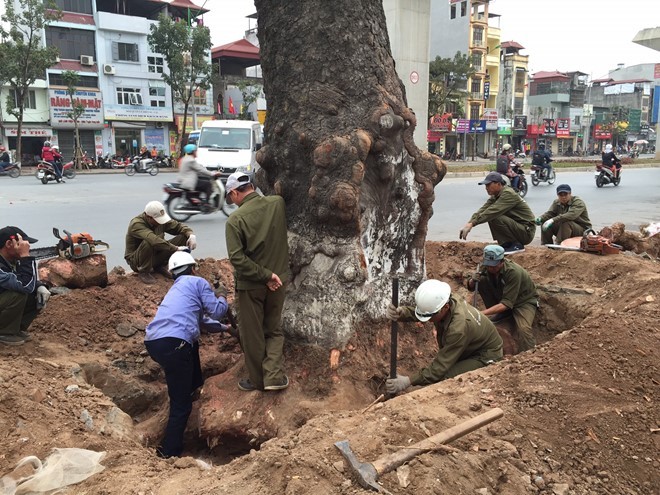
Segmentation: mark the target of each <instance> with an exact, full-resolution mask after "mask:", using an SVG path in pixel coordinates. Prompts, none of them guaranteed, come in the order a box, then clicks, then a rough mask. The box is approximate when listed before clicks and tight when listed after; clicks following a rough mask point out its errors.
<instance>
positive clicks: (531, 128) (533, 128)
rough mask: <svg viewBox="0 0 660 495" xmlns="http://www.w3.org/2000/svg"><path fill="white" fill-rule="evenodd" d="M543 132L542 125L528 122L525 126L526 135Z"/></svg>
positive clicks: (531, 135)
mask: <svg viewBox="0 0 660 495" xmlns="http://www.w3.org/2000/svg"><path fill="white" fill-rule="evenodd" d="M540 134H543V126H540V125H538V124H529V125H528V126H527V137H534V136H538V135H540Z"/></svg>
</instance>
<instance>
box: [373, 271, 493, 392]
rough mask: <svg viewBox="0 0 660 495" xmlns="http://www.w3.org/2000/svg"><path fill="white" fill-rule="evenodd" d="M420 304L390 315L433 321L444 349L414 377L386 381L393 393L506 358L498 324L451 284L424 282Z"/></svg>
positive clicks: (391, 311)
mask: <svg viewBox="0 0 660 495" xmlns="http://www.w3.org/2000/svg"><path fill="white" fill-rule="evenodd" d="M415 304H416V307H415V308H413V307H405V306H399V307H398V308H397V307H395V306H394V305H393V304H391V303H390V306H389V307H388V309H387V317H388V318H389V319H390V320H394V321H421V322H425V321H431V322H433V325H434V326H435V330H436V333H437V340H438V347H439V348H440V350H439V351H438V354H437V355H436V357H435V359H434V360H433V362H432V363H431V364H430V365H429V366H427V367H426V368H423V369H421V370H420V371H418V372H417V373H415V374H413V375H412V376H410V377H407V376H403V375H397V377H396V378H390V379H389V380H387V382H386V383H385V388H386V389H387V392H388V393H390V394H396V393H398V392H401V391H403V390H405V389H407V388H408V387H410V386H411V385H429V384H431V383H436V382H439V381H441V380H445V379H446V378H453V377H455V376H458V375H460V374H462V373H465V372H467V371H472V370H476V369H478V368H482V367H484V366H486V365H488V364H491V363H493V362H495V361H499V360H500V359H502V338H501V337H500V336H499V334H498V333H497V329H496V328H495V325H493V323H492V322H491V321H490V320H489V319H488V318H486V317H485V316H484V315H482V314H481V313H480V312H479V310H477V309H475V308H473V307H472V306H470V305H469V304H468V303H467V302H465V300H463V299H461V298H459V297H458V296H452V295H451V288H450V287H449V284H447V283H445V282H440V281H439V280H427V281H426V282H423V283H422V284H421V285H420V286H419V287H418V288H417V291H416V292H415Z"/></svg>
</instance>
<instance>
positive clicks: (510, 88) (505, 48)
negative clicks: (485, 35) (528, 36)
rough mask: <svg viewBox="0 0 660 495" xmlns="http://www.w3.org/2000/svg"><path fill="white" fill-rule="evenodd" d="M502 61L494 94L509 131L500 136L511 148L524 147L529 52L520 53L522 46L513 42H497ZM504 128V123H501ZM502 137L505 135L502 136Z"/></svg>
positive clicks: (498, 109) (522, 148)
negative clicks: (497, 89) (508, 133)
mask: <svg viewBox="0 0 660 495" xmlns="http://www.w3.org/2000/svg"><path fill="white" fill-rule="evenodd" d="M500 47H501V53H502V62H501V68H500V88H499V93H498V97H497V113H498V115H499V116H500V117H501V118H503V119H505V120H506V121H507V122H508V121H510V120H513V121H512V124H511V126H510V127H509V129H510V132H511V134H510V135H506V134H505V135H503V136H502V142H503V144H505V143H504V142H505V141H507V142H508V143H509V144H511V145H512V146H513V147H514V149H520V150H524V149H525V147H526V144H527V141H526V135H527V115H526V110H527V83H528V82H527V81H528V78H527V74H528V72H529V70H528V63H529V55H523V54H521V53H520V51H521V50H524V49H525V47H524V46H522V45H521V44H520V43H517V42H516V41H505V42H503V43H501V45H500ZM504 127H505V128H506V126H504ZM505 136H506V137H505Z"/></svg>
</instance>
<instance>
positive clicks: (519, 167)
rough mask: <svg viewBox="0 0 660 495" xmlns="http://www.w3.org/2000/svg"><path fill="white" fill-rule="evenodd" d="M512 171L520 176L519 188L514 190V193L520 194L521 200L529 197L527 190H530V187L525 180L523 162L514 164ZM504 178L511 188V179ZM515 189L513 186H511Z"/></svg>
mask: <svg viewBox="0 0 660 495" xmlns="http://www.w3.org/2000/svg"><path fill="white" fill-rule="evenodd" d="M511 170H513V172H514V173H516V174H518V177H519V179H518V187H517V188H515V187H514V188H513V190H514V191H516V192H517V193H518V195H519V196H520V197H521V198H524V197H525V195H527V190H528V189H529V186H528V185H527V179H526V178H525V171H524V170H523V164H522V162H515V161H514V162H513V163H512V165H511ZM502 178H503V179H504V180H505V181H506V183H507V185H508V186H511V179H510V178H509V177H508V176H506V175H504V174H502ZM511 187H513V186H511Z"/></svg>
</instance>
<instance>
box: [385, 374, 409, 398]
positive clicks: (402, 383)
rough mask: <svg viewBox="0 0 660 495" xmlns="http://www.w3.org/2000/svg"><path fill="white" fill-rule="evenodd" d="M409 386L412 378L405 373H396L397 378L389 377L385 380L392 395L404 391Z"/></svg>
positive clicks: (386, 386) (388, 391) (386, 388)
mask: <svg viewBox="0 0 660 495" xmlns="http://www.w3.org/2000/svg"><path fill="white" fill-rule="evenodd" d="M408 387H410V378H408V377H407V376H404V375H396V378H388V379H387V381H386V382H385V390H387V393H388V394H391V395H394V394H398V393H399V392H403V391H404V390H405V389H407V388H408Z"/></svg>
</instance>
